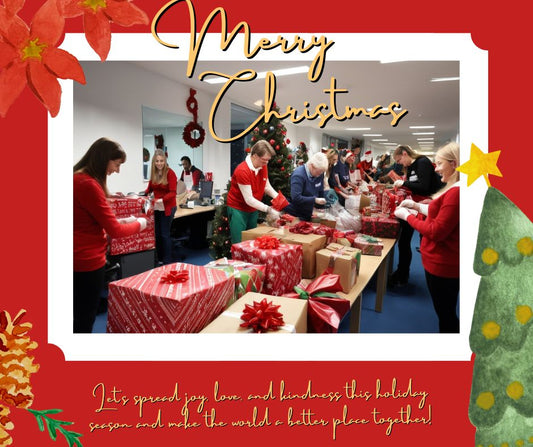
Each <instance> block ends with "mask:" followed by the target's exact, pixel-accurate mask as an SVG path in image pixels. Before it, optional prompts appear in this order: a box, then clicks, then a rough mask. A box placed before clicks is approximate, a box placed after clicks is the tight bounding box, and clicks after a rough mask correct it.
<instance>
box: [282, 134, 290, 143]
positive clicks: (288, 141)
mask: <svg viewBox="0 0 533 447" xmlns="http://www.w3.org/2000/svg"><path fill="white" fill-rule="evenodd" d="M283 135H285V134H283ZM286 143H287V144H291V140H289V139H288V138H287V141H286Z"/></svg>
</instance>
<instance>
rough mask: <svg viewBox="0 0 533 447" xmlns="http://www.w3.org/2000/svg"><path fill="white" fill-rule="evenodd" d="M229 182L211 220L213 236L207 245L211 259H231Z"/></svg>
mask: <svg viewBox="0 0 533 447" xmlns="http://www.w3.org/2000/svg"><path fill="white" fill-rule="evenodd" d="M230 184H231V180H230V181H229V182H228V184H227V185H226V192H225V193H224V194H223V195H222V202H223V203H222V204H220V205H219V206H217V210H216V211H215V218H214V219H213V236H212V237H211V241H210V244H209V254H210V256H211V257H212V258H213V259H220V258H228V259H229V258H231V234H230V231H229V221H228V207H227V204H226V200H227V197H228V193H227V191H229V187H230Z"/></svg>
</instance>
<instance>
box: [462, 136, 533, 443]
mask: <svg viewBox="0 0 533 447" xmlns="http://www.w3.org/2000/svg"><path fill="white" fill-rule="evenodd" d="M498 156H499V151H497V152H491V153H489V154H484V153H483V152H481V151H480V150H479V149H478V148H477V147H475V146H474V145H472V152H471V159H470V160H469V162H467V163H465V164H464V165H462V166H460V167H459V168H458V170H459V171H461V172H465V173H467V174H468V182H467V183H468V185H470V184H471V183H472V182H473V181H474V180H475V179H476V178H478V177H479V176H480V175H483V176H484V177H485V179H486V181H487V184H488V185H489V188H488V190H487V193H486V195H485V199H484V202H483V210H482V213H481V217H480V221H479V231H478V239H477V245H476V252H475V258H474V272H475V273H476V274H478V275H480V276H481V280H480V283H479V288H478V294H477V299H476V304H475V308H474V315H473V319H472V327H471V331H470V347H471V349H472V351H473V352H474V353H475V361H474V371H473V376H472V388H471V394H470V404H469V416H470V420H471V422H472V424H473V425H475V426H476V446H477V447H489V446H493V447H496V446H498V447H500V446H507V447H510V446H519V447H520V446H526V445H531V444H533V330H531V326H532V325H533V258H532V255H533V240H532V236H533V225H532V223H531V221H530V220H529V219H528V218H527V216H525V215H524V214H523V213H522V212H521V211H520V209H519V208H518V207H517V206H516V205H515V204H513V203H512V202H511V201H510V200H509V199H508V198H507V197H505V196H504V195H503V194H502V193H501V192H500V191H498V190H497V189H495V188H493V187H491V186H490V183H489V182H488V174H494V175H500V176H501V173H500V172H499V170H498V168H497V167H496V161H497V158H498Z"/></svg>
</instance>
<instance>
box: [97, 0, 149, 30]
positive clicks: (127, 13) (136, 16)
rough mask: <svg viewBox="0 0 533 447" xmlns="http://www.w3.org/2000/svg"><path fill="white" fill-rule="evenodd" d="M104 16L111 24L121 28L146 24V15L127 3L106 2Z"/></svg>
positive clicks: (109, 0)
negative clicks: (116, 24) (113, 23)
mask: <svg viewBox="0 0 533 447" xmlns="http://www.w3.org/2000/svg"><path fill="white" fill-rule="evenodd" d="M105 14H106V15H107V16H108V17H109V18H110V19H111V20H112V21H113V22H115V23H118V24H119V25H122V26H131V25H136V24H143V25H146V24H148V16H147V15H146V13H145V12H144V11H143V10H142V9H139V8H138V7H137V6H135V5H134V4H133V3H131V2H129V1H116V0H108V3H107V8H105Z"/></svg>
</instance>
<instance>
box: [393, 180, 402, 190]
mask: <svg viewBox="0 0 533 447" xmlns="http://www.w3.org/2000/svg"><path fill="white" fill-rule="evenodd" d="M402 185H403V180H396V181H395V182H394V187H395V188H399V187H400V186H402Z"/></svg>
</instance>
